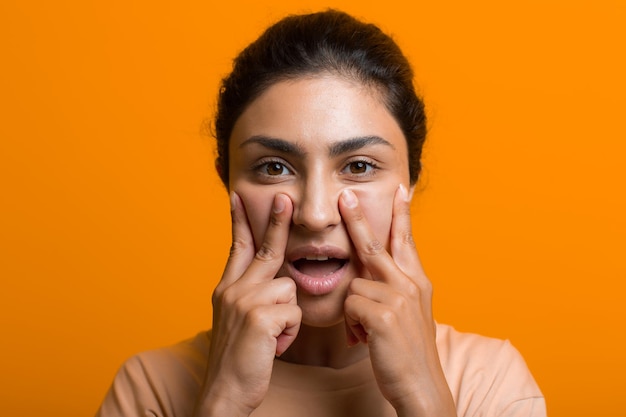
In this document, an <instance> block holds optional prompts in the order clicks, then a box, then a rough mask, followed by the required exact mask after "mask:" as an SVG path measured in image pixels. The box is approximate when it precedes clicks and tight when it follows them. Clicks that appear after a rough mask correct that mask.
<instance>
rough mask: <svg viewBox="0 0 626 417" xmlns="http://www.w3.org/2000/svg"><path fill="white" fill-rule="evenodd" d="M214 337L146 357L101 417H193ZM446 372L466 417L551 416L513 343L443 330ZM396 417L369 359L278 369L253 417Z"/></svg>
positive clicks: (127, 369)
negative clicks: (338, 365)
mask: <svg viewBox="0 0 626 417" xmlns="http://www.w3.org/2000/svg"><path fill="white" fill-rule="evenodd" d="M209 338H210V333H209V332H202V333H199V334H198V335H197V336H196V337H195V338H193V339H190V340H187V341H184V342H182V343H179V344H177V345H174V346H172V347H168V348H163V349H158V350H153V351H149V352H144V353H141V354H139V355H136V356H134V357H132V358H130V359H129V360H128V361H127V362H126V363H125V364H124V365H123V366H122V368H121V369H120V371H119V372H118V374H117V376H116V377H115V380H114V382H113V385H112V386H111V388H110V390H109V392H108V393H107V395H106V398H105V399H104V402H103V403H102V405H101V407H100V410H99V411H98V414H97V417H113V416H125V417H135V416H137V417H139V416H141V417H145V416H151V417H152V416H158V417H166V416H168V417H186V416H191V413H192V411H193V407H194V403H195V399H196V396H197V395H198V393H199V390H200V387H201V386H202V379H203V376H204V370H205V367H206V363H207V355H208V352H209V340H210V339H209ZM437 347H438V349H439V356H440V359H441V364H442V366H443V370H444V373H445V376H446V379H447V381H448V385H449V387H450V391H451V392H452V395H453V397H454V401H455V404H456V408H457V414H458V416H466V417H469V416H473V417H478V416H484V417H491V416H501V417H505V416H506V417H517V416H525V417H527V416H532V417H542V416H545V415H546V409H545V401H544V398H543V395H542V394H541V391H540V390H539V388H538V386H537V384H536V383H535V381H534V379H533V377H532V375H531V374H530V372H529V370H528V368H527V366H526V364H525V362H524V359H523V358H522V357H521V355H520V354H519V352H518V351H517V350H516V349H515V348H514V347H513V346H512V345H511V344H510V343H509V342H508V341H502V340H497V339H491V338H487V337H483V336H478V335H475V334H469V333H460V332H457V331H456V330H454V329H453V328H452V327H450V326H445V325H441V324H438V325H437ZM365 415H368V416H380V417H387V416H389V417H392V416H395V415H396V414H395V412H394V410H393V408H392V407H391V406H390V405H389V404H388V403H387V402H386V400H385V399H384V398H383V397H382V395H381V394H380V391H379V390H378V386H377V385H376V381H375V379H374V376H373V373H372V368H371V364H370V361H369V359H368V358H366V359H364V360H362V361H360V362H357V363H355V364H353V365H350V366H348V367H346V368H342V369H332V368H324V367H316V366H304V365H295V364H291V363H286V362H283V361H280V360H275V361H274V370H273V373H272V380H271V384H270V389H269V392H268V394H267V396H266V398H265V400H264V401H263V404H262V405H261V407H259V408H258V409H257V410H256V411H255V412H254V413H253V416H255V417H257V416H272V417H281V416H291V417H309V416H310V417H331V416H341V417H346V416H365Z"/></svg>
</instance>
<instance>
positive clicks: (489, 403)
mask: <svg viewBox="0 0 626 417" xmlns="http://www.w3.org/2000/svg"><path fill="white" fill-rule="evenodd" d="M437 348H438V351H439V356H440V360H441V364H442V367H443V370H444V373H445V375H446V379H447V381H448V386H449V387H450V390H451V391H452V395H453V396H454V398H455V401H456V403H457V410H458V413H459V415H489V416H517V415H524V416H545V401H544V398H543V395H542V393H541V391H540V389H539V387H538V386H537V383H536V382H535V380H534V378H533V376H532V374H531V372H530V370H529V369H528V366H527V365H526V362H525V361H524V358H523V357H522V355H521V354H520V353H519V351H518V350H517V349H516V348H515V347H514V346H513V345H512V344H511V343H510V342H509V341H508V340H500V339H494V338H490V337H485V336H480V335H477V334H473V333H463V332H459V331H456V330H455V329H454V328H452V327H451V326H447V325H442V324H438V325H437Z"/></svg>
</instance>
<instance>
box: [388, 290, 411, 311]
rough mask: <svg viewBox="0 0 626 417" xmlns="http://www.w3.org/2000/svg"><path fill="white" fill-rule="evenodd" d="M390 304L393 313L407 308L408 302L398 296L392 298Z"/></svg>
mask: <svg viewBox="0 0 626 417" xmlns="http://www.w3.org/2000/svg"><path fill="white" fill-rule="evenodd" d="M391 304H392V306H393V308H394V310H395V311H403V310H405V309H406V308H407V307H408V304H409V302H408V300H407V299H406V298H405V297H404V296H402V295H400V294H398V295H397V296H396V297H394V298H393V300H392V301H391Z"/></svg>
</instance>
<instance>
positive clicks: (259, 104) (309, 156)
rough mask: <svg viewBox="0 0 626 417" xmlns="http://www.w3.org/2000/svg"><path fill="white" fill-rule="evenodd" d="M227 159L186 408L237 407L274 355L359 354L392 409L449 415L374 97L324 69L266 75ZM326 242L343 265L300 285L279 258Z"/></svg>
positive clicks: (252, 394) (262, 381) (325, 362)
mask: <svg viewBox="0 0 626 417" xmlns="http://www.w3.org/2000/svg"><path fill="white" fill-rule="evenodd" d="M348 144H349V145H350V146H346V145H348ZM230 155H231V160H230V172H229V175H230V178H231V182H230V184H229V188H230V191H231V213H232V221H233V245H232V251H231V256H230V258H229V260H228V263H227V265H226V268H225V271H224V275H223V277H222V280H221V282H220V283H219V285H218V286H217V288H216V290H215V292H214V294H213V303H214V322H213V333H212V339H211V351H210V355H209V366H208V370H207V375H206V379H205V383H204V388H203V392H202V395H201V396H200V397H199V400H198V404H197V406H196V415H198V416H199V415H203V416H213V415H215V416H218V415H219V416H229V415H232V416H239V415H243V416H247V415H250V413H252V412H253V411H254V410H255V409H256V408H258V407H259V405H260V404H261V402H262V401H263V398H264V397H265V395H266V393H267V391H268V389H269V383H270V378H271V371H272V364H273V361H274V360H275V356H276V355H278V356H280V359H281V360H287V361H291V362H296V363H301V364H307V365H316V366H331V367H335V368H341V367H344V366H347V365H350V364H351V363H354V362H356V361H358V360H361V359H364V358H366V357H368V356H369V358H370V360H371V363H372V368H373V370H374V375H375V377H376V381H377V383H378V386H379V388H380V391H381V393H382V395H383V396H384V397H385V398H386V399H387V401H389V403H390V404H391V405H392V406H393V407H394V409H395V410H396V412H397V414H398V415H399V416H431V415H436V416H448V415H450V416H453V415H455V408H454V403H453V400H452V396H451V394H450V391H449V389H448V386H447V383H446V381H445V378H444V375H443V371H442V370H441V367H440V362H439V357H438V354H437V348H436V344H435V326H434V322H433V319H432V312H431V310H432V309H431V298H432V289H431V286H430V282H429V280H428V278H427V277H426V275H425V274H424V272H423V270H422V267H421V265H420V261H419V258H418V255H417V252H416V250H415V245H414V242H413V238H412V232H411V219H410V210H409V202H410V195H411V193H412V187H410V185H409V171H408V158H407V146H406V141H405V138H404V136H403V134H402V131H401V129H400V128H399V126H398V124H397V122H396V121H395V119H394V118H393V116H392V115H391V114H390V113H389V112H388V110H387V109H386V107H385V106H384V104H383V102H382V100H381V97H380V95H379V94H378V92H377V91H376V90H374V89H372V88H371V87H366V86H363V85H360V84H358V83H356V82H354V81H348V80H346V79H343V78H339V77H337V76H333V75H327V74H324V75H317V76H313V77H306V78H298V79H295V80H289V81H281V82H278V83H276V84H274V85H272V86H271V87H269V88H268V89H267V90H266V91H265V92H264V93H263V94H261V95H260V96H259V97H258V98H257V99H256V100H254V101H253V102H252V103H251V104H250V105H249V106H248V108H247V109H246V110H245V112H244V113H243V114H242V115H241V117H240V118H239V119H238V120H237V122H236V124H235V126H234V129H233V132H232V136H231V140H230ZM327 247H332V248H335V249H334V250H335V251H338V252H339V253H341V254H345V264H344V266H343V269H342V271H343V273H342V274H341V279H339V280H338V281H337V282H336V283H335V284H334V285H333V286H332V290H330V291H325V292H324V293H323V294H318V293H315V292H313V293H312V292H311V291H310V289H309V288H308V287H306V286H305V285H304V284H300V282H299V281H298V280H297V279H296V278H293V277H292V276H290V273H291V272H292V271H293V262H292V260H293V259H294V256H296V257H297V256H302V251H303V250H304V251H305V252H306V251H307V250H308V251H311V250H313V249H312V248H327ZM303 248H304V249H303ZM294 254H295V255H294Z"/></svg>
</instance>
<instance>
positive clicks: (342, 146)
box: [328, 136, 395, 158]
mask: <svg viewBox="0 0 626 417" xmlns="http://www.w3.org/2000/svg"><path fill="white" fill-rule="evenodd" d="M372 145H385V146H389V147H391V148H392V149H395V147H394V146H393V145H392V144H391V143H389V142H387V141H386V140H385V139H383V138H381V137H380V136H358V137H354V138H349V139H345V140H340V141H338V142H334V143H332V144H331V145H330V147H329V148H328V155H329V156H330V157H331V158H333V157H336V156H339V155H341V154H344V153H348V152H354V151H357V150H359V149H362V148H365V147H366V146H372Z"/></svg>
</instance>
